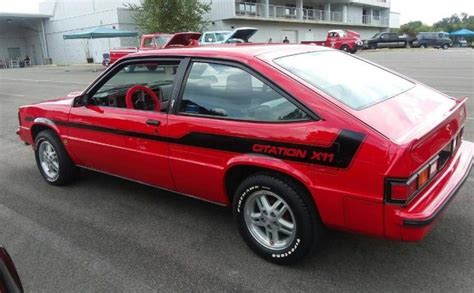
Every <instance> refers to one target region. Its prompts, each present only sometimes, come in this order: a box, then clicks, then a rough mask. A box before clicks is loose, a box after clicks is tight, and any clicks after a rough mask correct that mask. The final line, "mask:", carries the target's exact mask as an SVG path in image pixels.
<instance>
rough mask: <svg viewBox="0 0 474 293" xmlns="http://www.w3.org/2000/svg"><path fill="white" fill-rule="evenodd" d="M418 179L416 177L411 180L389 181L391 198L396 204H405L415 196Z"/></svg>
mask: <svg viewBox="0 0 474 293" xmlns="http://www.w3.org/2000/svg"><path fill="white" fill-rule="evenodd" d="M416 179H417V177H416V176H414V177H412V178H410V179H409V180H407V181H405V180H396V179H392V180H389V183H388V184H389V189H388V192H389V196H390V200H391V201H394V202H401V203H404V202H406V201H407V200H408V199H410V198H411V197H412V195H414V194H415V192H416V188H417V186H418V185H417V180H416Z"/></svg>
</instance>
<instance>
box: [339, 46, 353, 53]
mask: <svg viewBox="0 0 474 293" xmlns="http://www.w3.org/2000/svg"><path fill="white" fill-rule="evenodd" d="M350 50H351V48H349V46H347V45H342V46H341V51H344V52H349V51H350Z"/></svg>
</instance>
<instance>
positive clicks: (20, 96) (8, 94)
mask: <svg viewBox="0 0 474 293" xmlns="http://www.w3.org/2000/svg"><path fill="white" fill-rule="evenodd" d="M0 96H11V97H18V98H23V97H24V95H19V94H12V93H0Z"/></svg>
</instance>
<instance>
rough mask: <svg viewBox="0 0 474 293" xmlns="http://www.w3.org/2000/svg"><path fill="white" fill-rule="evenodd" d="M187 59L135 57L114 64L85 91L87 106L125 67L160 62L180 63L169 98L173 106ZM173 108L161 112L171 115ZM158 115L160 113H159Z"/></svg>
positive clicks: (180, 57) (176, 57)
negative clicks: (98, 91) (94, 95)
mask: <svg viewBox="0 0 474 293" xmlns="http://www.w3.org/2000/svg"><path fill="white" fill-rule="evenodd" d="M186 59H189V58H184V57H182V56H163V57H161V56H160V57H135V58H133V57H132V58H127V59H125V60H123V61H120V62H116V63H114V64H113V65H112V66H111V67H109V68H107V69H106V70H105V71H104V72H103V73H102V74H101V75H100V76H99V77H98V78H97V79H95V80H94V81H93V82H92V83H91V84H90V85H89V86H88V87H87V88H86V89H85V90H84V95H85V96H86V97H87V103H86V104H87V105H88V102H89V100H90V98H91V94H92V95H93V94H95V93H96V92H97V90H99V89H100V88H101V87H102V86H103V85H104V84H105V83H106V82H107V81H109V80H110V79H111V78H112V77H114V76H115V75H116V74H117V73H118V72H119V71H120V70H122V69H123V68H124V67H126V66H128V65H131V64H137V63H143V62H160V61H166V62H179V65H178V70H177V72H176V76H175V80H174V82H173V87H172V89H171V96H170V98H169V103H170V105H172V104H171V103H172V100H174V94H175V90H176V88H177V85H180V84H181V83H180V81H181V80H182V75H180V74H179V73H180V70H181V71H182V70H183V69H182V67H185V66H187V63H186V62H185V60H186ZM170 108H171V107H168V111H167V112H161V113H163V114H169V111H170ZM157 113H158V112H157Z"/></svg>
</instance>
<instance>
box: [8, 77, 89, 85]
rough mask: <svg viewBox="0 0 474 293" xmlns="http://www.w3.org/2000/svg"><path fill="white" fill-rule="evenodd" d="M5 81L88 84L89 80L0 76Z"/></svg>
mask: <svg viewBox="0 0 474 293" xmlns="http://www.w3.org/2000/svg"><path fill="white" fill-rule="evenodd" d="M0 80H5V81H25V82H50V83H66V84H68V83H74V84H89V82H81V81H63V80H50V79H26V78H0Z"/></svg>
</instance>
